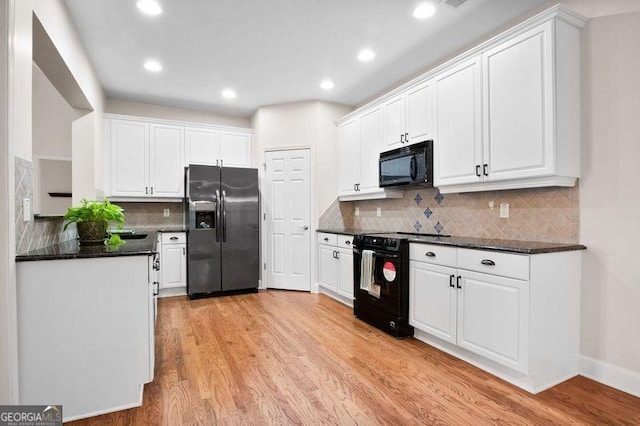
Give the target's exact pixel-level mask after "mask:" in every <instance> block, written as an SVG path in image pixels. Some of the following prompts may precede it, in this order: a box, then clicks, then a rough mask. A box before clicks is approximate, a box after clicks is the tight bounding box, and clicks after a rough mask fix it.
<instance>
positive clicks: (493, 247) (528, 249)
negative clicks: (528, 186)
mask: <svg viewBox="0 0 640 426" xmlns="http://www.w3.org/2000/svg"><path fill="white" fill-rule="evenodd" d="M409 242H410V243H425V244H439V245H443V246H452V247H458V248H468V249H475V250H490V251H501V252H507V253H520V254H541V253H553V252H559V251H572V250H585V249H586V248H587V247H585V246H583V245H582V244H569V243H545V242H542V241H518V240H497V239H488V238H468V237H426V236H425V237H418V236H416V237H410V238H409Z"/></svg>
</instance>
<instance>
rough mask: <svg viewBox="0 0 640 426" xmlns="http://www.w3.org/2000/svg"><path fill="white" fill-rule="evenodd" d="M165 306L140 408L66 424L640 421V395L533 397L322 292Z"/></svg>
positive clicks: (598, 390)
mask: <svg viewBox="0 0 640 426" xmlns="http://www.w3.org/2000/svg"><path fill="white" fill-rule="evenodd" d="M158 305H159V314H158V327H157V330H156V378H155V380H154V381H153V383H150V384H149V385H147V386H146V387H145V392H144V405H143V406H142V407H140V408H135V409H131V410H126V411H121V412H117V413H112V414H108V415H104V416H99V417H94V418H91V419H87V420H84V421H77V422H73V423H70V424H73V425H84V424H107V425H111V424H113V425H116V424H117V425H155V424H158V425H160V424H162V425H186V424H203V425H211V424H257V425H264V424H278V425H280V424H309V425H317V424H336V425H346V424H359V425H372V424H388V425H414V424H430V425H432V424H434V425H435V424H443V425H465V424H469V425H483V424H508V425H519V424H527V425H529V424H536V425H550V424H561V425H566V424H634V425H638V424H640V398H635V397H633V396H631V395H628V394H625V393H623V392H619V391H616V390H614V389H612V388H609V387H607V386H603V385H600V384H598V383H595V382H593V381H591V380H588V379H585V378H582V377H577V378H574V379H572V380H569V381H567V382H565V383H563V384H561V385H559V386H556V387H554V388H553V389H550V390H548V391H545V392H542V393H540V394H538V395H530V394H528V393H527V392H525V391H522V390H520V389H518V388H516V387H514V386H512V385H510V384H508V383H506V382H503V381H502V380H500V379H497V378H495V377H493V376H491V375H489V374H487V373H485V372H483V371H482V370H479V369H477V368H475V367H473V366H471V365H469V364H467V363H465V362H463V361H460V360H458V359H456V358H453V357H451V356H449V355H447V354H445V353H443V352H440V351H438V350H437V349H434V348H432V347H430V346H428V345H426V344H424V343H422V342H420V341H418V340H415V339H406V340H396V339H394V338H392V337H390V336H388V335H386V334H384V333H382V332H380V331H378V330H377V329H375V328H373V327H370V326H368V325H367V324H365V323H363V322H361V321H359V320H357V319H355V318H354V317H353V312H352V310H351V309H349V308H347V307H346V306H344V305H341V304H340V303H338V302H336V301H334V300H332V299H330V298H328V297H326V296H324V295H317V294H309V293H299V292H287V291H261V292H260V293H258V294H250V295H240V296H229V297H222V298H212V299H201V300H196V301H188V300H187V299H186V298H182V297H179V298H171V299H161V300H160V301H159V303H158Z"/></svg>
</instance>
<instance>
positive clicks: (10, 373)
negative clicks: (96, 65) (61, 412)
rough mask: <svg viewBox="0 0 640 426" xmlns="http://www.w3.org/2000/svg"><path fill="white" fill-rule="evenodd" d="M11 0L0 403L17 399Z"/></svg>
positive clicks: (1, 188)
mask: <svg viewBox="0 0 640 426" xmlns="http://www.w3.org/2000/svg"><path fill="white" fill-rule="evenodd" d="M10 3H12V1H10V0H0V40H1V41H2V43H1V44H0V194H5V195H4V196H0V404H10V403H15V402H17V395H18V389H17V383H18V370H17V368H16V362H17V357H18V345H17V340H16V339H17V333H16V328H17V327H16V287H15V262H14V257H15V226H14V222H13V220H14V219H13V216H14V209H15V205H14V200H13V198H14V195H13V194H14V159H13V144H12V143H11V137H10V134H9V133H10V132H11V130H12V129H11V128H10V127H9V109H10V107H11V106H10V104H9V92H10V89H9V87H8V75H7V70H8V65H9V52H8V50H7V48H8V47H9V43H7V39H8V34H9V30H10V28H9V16H10V15H11V11H10V10H8V8H9V6H10Z"/></svg>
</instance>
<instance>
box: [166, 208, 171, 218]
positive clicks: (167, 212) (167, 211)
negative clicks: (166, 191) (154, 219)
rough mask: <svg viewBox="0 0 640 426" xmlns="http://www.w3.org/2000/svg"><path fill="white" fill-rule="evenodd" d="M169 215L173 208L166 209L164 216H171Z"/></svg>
mask: <svg viewBox="0 0 640 426" xmlns="http://www.w3.org/2000/svg"><path fill="white" fill-rule="evenodd" d="M169 216H171V210H169V209H164V217H169Z"/></svg>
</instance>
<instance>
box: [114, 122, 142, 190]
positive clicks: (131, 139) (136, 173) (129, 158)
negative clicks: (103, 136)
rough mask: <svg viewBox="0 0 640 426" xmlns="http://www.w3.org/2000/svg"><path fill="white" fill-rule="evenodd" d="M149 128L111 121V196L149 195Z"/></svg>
mask: <svg viewBox="0 0 640 426" xmlns="http://www.w3.org/2000/svg"><path fill="white" fill-rule="evenodd" d="M148 141H149V125H148V124H147V123H142V122H138V121H129V120H111V179H110V186H111V195H118V196H125V197H144V196H146V195H148V194H149V143H148Z"/></svg>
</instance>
